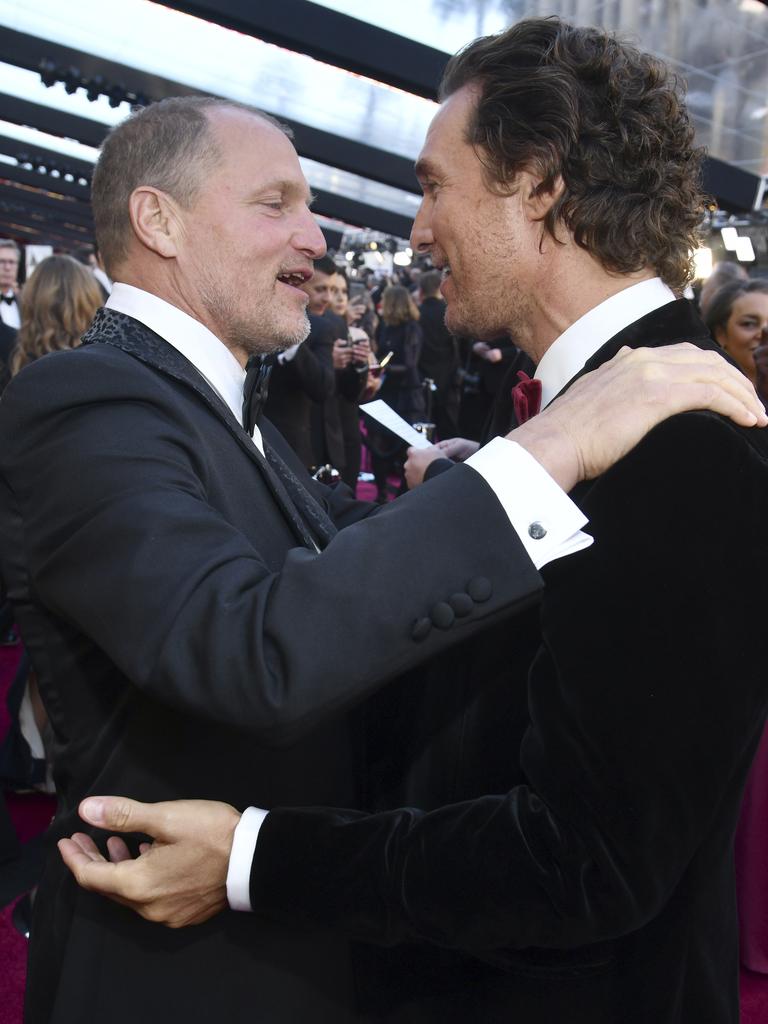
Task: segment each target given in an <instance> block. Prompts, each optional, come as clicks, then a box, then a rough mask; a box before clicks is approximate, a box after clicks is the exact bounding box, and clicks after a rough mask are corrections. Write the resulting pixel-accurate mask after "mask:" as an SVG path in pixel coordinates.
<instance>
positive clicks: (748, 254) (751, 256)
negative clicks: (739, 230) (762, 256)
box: [736, 235, 755, 263]
mask: <svg viewBox="0 0 768 1024" xmlns="http://www.w3.org/2000/svg"><path fill="white" fill-rule="evenodd" d="M736 259H737V260H739V261H740V262H741V263H753V262H754V260H755V250H754V249H753V247H752V239H751V238H748V237H747V236H746V235H742V236H741V237H740V238H739V239H738V240H737V242H736Z"/></svg>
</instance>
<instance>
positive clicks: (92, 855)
mask: <svg viewBox="0 0 768 1024" xmlns="http://www.w3.org/2000/svg"><path fill="white" fill-rule="evenodd" d="M68 841H69V840H68ZM71 842H72V843H74V845H75V846H76V847H77V849H78V851H79V852H80V853H82V854H83V855H84V856H85V857H88V858H89V859H90V860H96V861H103V860H104V857H103V856H102V853H101V850H100V849H99V848H98V846H97V845H96V843H94V841H93V839H91V837H90V836H87V835H85V833H83V832H75V834H74V835H73V836H71Z"/></svg>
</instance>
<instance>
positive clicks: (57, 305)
mask: <svg viewBox="0 0 768 1024" xmlns="http://www.w3.org/2000/svg"><path fill="white" fill-rule="evenodd" d="M101 301H102V300H101V292H100V290H99V286H98V284H97V283H96V279H95V278H94V276H93V274H92V273H91V272H90V271H89V270H87V269H86V268H85V267H84V266H83V265H82V264H81V263H78V262H77V260H74V259H72V257H71V256H48V257H47V258H46V259H44V260H42V261H41V262H40V263H38V265H37V266H36V267H35V269H34V271H33V273H32V276H31V277H30V278H29V280H28V281H27V283H26V284H25V285H24V287H23V289H22V291H21V327H20V328H19V333H18V336H17V338H16V345H15V347H14V351H13V357H12V358H11V375H12V376H14V375H15V374H17V373H18V372H19V370H21V369H22V368H23V367H25V366H26V365H27V363H31V362H34V360H35V359H39V357H40V356H44V355H47V354H48V353H49V352H57V351H59V350H60V349H67V348H76V347H77V346H78V345H79V344H80V338H81V337H82V335H83V334H84V333H85V332H86V330H87V329H88V327H89V325H90V323H91V320H93V317H94V315H95V313H96V310H97V309H98V308H99V306H100V305H101Z"/></svg>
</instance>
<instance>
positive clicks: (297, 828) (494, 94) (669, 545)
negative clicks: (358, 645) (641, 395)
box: [64, 18, 768, 1024]
mask: <svg viewBox="0 0 768 1024" xmlns="http://www.w3.org/2000/svg"><path fill="white" fill-rule="evenodd" d="M441 95H442V101H443V102H442V105H441V108H440V110H439V112H438V113H437V115H436V117H435V119H434V121H433V123H432V125H431V127H430V130H429V132H428V136H427V141H426V143H425V146H424V148H423V150H422V153H421V156H420V158H419V160H418V162H417V174H418V176H419V179H420V181H421V183H422V187H423V189H424V200H423V203H422V206H421V209H420V211H419V214H418V216H417V218H416V222H415V225H414V230H413V236H412V239H413V247H414V249H418V250H419V251H421V252H430V253H431V255H432V259H433V261H434V262H435V264H436V265H437V266H440V267H442V268H443V270H444V274H445V279H444V282H443V285H442V291H443V294H444V296H445V298H446V301H447V304H448V311H447V318H446V319H447V323H448V326H449V327H450V328H451V329H452V330H454V331H456V332H466V333H472V334H473V335H474V336H476V337H479V338H481V339H482V338H493V337H496V336H498V335H499V334H501V333H504V332H508V333H509V334H511V335H512V336H513V337H514V338H515V340H516V342H517V343H518V344H519V345H520V346H521V347H522V348H523V349H524V351H525V352H526V353H527V355H528V356H529V357H530V358H531V359H532V360H533V362H534V363H536V364H537V369H536V374H535V379H534V380H533V381H527V382H521V388H520V390H519V392H517V395H516V400H515V402H514V405H515V409H516V412H517V415H518V419H519V420H520V421H522V420H523V419H525V418H526V417H530V416H531V415H532V414H536V413H537V410H538V408H539V406H542V407H543V409H544V411H543V412H541V413H539V414H538V416H535V417H534V419H532V420H530V419H529V420H528V422H527V423H526V424H525V426H530V425H531V424H532V423H535V422H536V420H537V419H540V418H541V416H546V415H548V414H549V413H551V412H554V410H555V409H557V407H558V406H560V403H562V402H567V401H568V399H569V397H570V396H571V395H572V394H573V393H574V390H573V389H574V388H577V387H578V386H579V384H580V383H581V381H580V380H579V378H583V375H584V374H585V373H587V372H589V371H591V370H593V369H594V368H595V367H598V366H602V365H603V364H606V361H608V360H610V359H611V357H613V356H615V354H616V353H617V351H619V350H620V349H621V348H622V347H623V346H625V345H628V346H630V347H631V348H637V347H638V346H641V345H651V346H661V345H665V344H669V343H676V342H679V341H681V340H682V339H685V338H690V339H693V340H694V342H695V344H696V345H697V346H700V347H701V349H703V350H707V349H713V347H714V343H713V342H712V341H711V339H710V338H709V336H708V332H707V331H706V329H705V328H704V326H703V324H702V323H701V321H700V320H699V319H698V318H697V316H696V314H695V312H694V310H693V307H692V306H691V305H690V304H688V303H687V302H686V301H685V300H680V299H677V298H676V293H679V292H680V291H681V290H682V287H683V286H684V284H685V282H686V280H687V279H688V276H689V273H690V258H691V252H692V251H693V249H694V247H695V241H696V231H697V227H698V223H699V219H700V216H701V210H702V209H703V197H702V196H701V194H700V191H699V164H700V153H698V152H697V151H696V150H695V149H694V148H693V129H692V127H691V125H690V122H689V120H688V116H687V112H686V110H685V106H684V104H683V102H682V100H681V98H680V96H679V95H678V93H677V89H676V86H675V83H674V81H673V79H672V76H671V74H670V72H669V71H668V69H667V68H665V67H664V65H663V64H662V63H661V62H660V61H658V60H656V59H655V58H652V57H650V56H649V55H647V54H643V53H640V52H639V51H637V50H635V49H634V48H632V47H630V46H628V45H623V44H622V43H620V42H618V41H617V40H616V39H615V38H614V37H612V36H609V35H607V34H605V33H603V32H600V31H598V30H594V29H582V28H575V27H573V26H570V25H568V24H567V23H564V22H561V21H560V20H558V19H555V18H551V19H528V20H525V21H523V22H520V23H519V24H518V25H515V26H514V27H513V28H511V29H509V30H508V31H507V32H505V33H502V34H500V35H499V36H495V37H487V38H484V39H479V40H477V41H476V42H475V43H474V44H472V45H471V46H469V47H468V48H466V49H465V50H464V51H462V52H461V53H460V54H459V55H458V56H457V57H456V58H454V59H453V60H452V61H451V62H450V63H449V65H448V68H447V71H446V76H445V79H444V81H443V85H442V90H441ZM649 140H652V142H650V143H649ZM502 277H503V278H504V281H505V288H503V289H501V288H499V281H500V280H501V278H502ZM670 386H671V387H673V385H670ZM594 415H595V418H596V420H599V419H600V416H601V414H600V412H599V410H598V409H597V408H596V409H595V410H594ZM520 429H525V428H524V427H521V428H520ZM602 429H604V430H605V431H606V432H610V431H611V430H612V425H611V424H610V423H608V422H605V423H604V424H603V428H602ZM492 443H496V442H492ZM767 456H768V446H767V445H766V439H765V437H764V436H762V435H761V434H759V433H758V432H749V431H744V430H743V429H740V428H737V427H734V426H732V425H731V424H730V423H728V422H727V421H725V420H722V419H719V418H717V417H713V416H711V415H709V414H701V413H695V414H691V415H689V416H684V417H676V418H674V419H671V420H669V421H667V422H666V423H664V424H662V425H661V426H660V427H659V428H658V429H656V430H655V431H653V432H652V433H651V434H649V435H648V436H647V437H646V438H645V439H644V440H643V441H642V442H641V443H640V444H639V445H638V446H637V447H636V448H635V449H634V450H633V451H632V452H631V453H630V454H629V455H628V456H627V457H626V458H624V459H623V460H621V461H620V462H618V463H617V464H616V465H614V466H613V467H612V468H611V469H609V470H608V471H606V472H605V473H603V474H601V475H600V476H599V478H597V479H595V480H591V481H587V482H584V483H582V484H580V485H579V487H578V488H576V489H575V490H574V492H573V496H574V498H575V500H576V501H577V503H578V504H579V505H580V507H582V509H583V510H584V512H585V514H587V515H588V516H589V518H590V530H591V531H592V533H593V534H594V538H595V543H594V545H592V546H590V547H588V548H584V549H582V550H581V551H580V552H578V553H577V554H574V555H573V556H572V557H571V558H567V559H561V560H558V561H557V562H554V563H552V564H551V565H549V566H548V567H546V568H545V570H544V577H545V580H546V587H545V590H544V593H543V595H542V602H541V607H540V610H539V611H538V613H535V612H534V613H532V614H530V615H528V616H525V615H523V616H520V617H518V618H517V619H515V621H514V622H507V623H505V624H504V625H503V626H502V627H501V628H500V629H498V630H496V631H491V632H488V633H486V634H484V635H483V636H482V637H481V638H479V640H478V641H472V643H471V644H470V645H469V646H468V647H466V648H461V649H459V650H457V651H452V652H451V653H450V655H448V656H447V657H446V658H440V659H438V660H437V662H434V663H433V664H432V665H431V666H430V670H429V672H427V673H425V675H426V678H424V680H423V682H422V689H421V690H418V691H414V690H413V688H412V686H411V687H410V688H408V689H406V688H402V687H401V688H400V690H399V692H396V694H395V696H396V697H397V698H398V700H396V701H394V702H390V704H389V708H390V710H391V711H392V710H393V709H394V714H393V717H392V719H391V720H392V724H393V728H392V735H391V737H389V739H390V742H389V744H388V743H387V737H386V734H385V735H384V737H382V736H381V729H382V728H384V726H383V725H381V723H380V726H379V728H380V733H379V737H378V738H379V741H380V748H381V750H382V752H383V753H382V765H381V770H380V771H379V772H378V775H377V774H376V772H375V769H376V766H375V765H374V766H372V768H373V769H374V783H375V782H378V783H379V786H380V799H381V802H382V803H386V802H390V801H392V800H393V799H398V798H399V799H400V800H402V802H403V804H404V805H405V803H406V802H407V804H408V805H409V806H408V808H407V809H401V810H394V811H388V812H386V811H385V812H382V813H379V814H373V815H366V814H363V813H360V812H354V811H329V810H327V809H301V810H297V809H288V808H286V809H282V808H278V809H272V810H271V811H270V812H269V813H268V814H266V816H265V817H262V818H260V822H261V824H260V832H259V834H258V837H257V840H256V843H255V845H253V844H251V845H248V844H246V845H245V846H244V845H243V844H242V843H241V842H240V835H239V834H237V837H236V839H235V843H234V846H233V848H232V860H231V862H229V861H228V859H227V857H223V858H222V859H220V860H219V862H218V863H217V864H212V863H209V864H208V865H207V867H206V868H202V867H201V869H200V870H199V871H197V872H196V871H191V872H190V875H189V876H188V877H186V878H185V879H184V881H183V883H182V882H179V883H178V884H177V882H176V881H175V880H174V869H173V867H172V865H173V863H174V860H175V859H177V858H180V857H182V858H183V856H184V854H183V851H184V850H186V851H187V855H188V856H191V851H193V850H194V847H195V844H196V842H197V836H198V834H199V832H200V831H201V830H203V831H205V832H208V831H209V830H210V831H211V833H213V834H216V835H218V836H219V838H220V840H221V848H222V849H226V848H227V846H228V845H229V842H230V840H231V836H232V824H231V822H229V821H226V820H225V815H226V809H222V808H221V807H220V806H218V805H216V806H214V807H210V808H206V807H205V806H204V805H201V804H195V805H194V806H192V807H183V806H182V807H174V806H173V805H169V804H164V805H161V806H159V807H157V808H148V807H141V806H137V805H135V804H131V803H130V802H124V801H122V800H116V801H115V802H113V803H110V802H109V801H107V802H104V801H103V800H102V801H98V800H97V801H95V802H94V804H93V805H91V806H90V807H89V806H87V805H86V806H84V807H83V809H82V810H83V813H84V816H85V817H86V819H87V820H90V821H92V822H98V823H99V824H101V825H107V826H109V825H112V824H114V823H115V822H117V823H118V824H119V825H120V827H123V828H126V829H127V830H130V829H140V830H146V831H148V832H149V833H150V834H152V835H159V836H160V837H161V843H160V846H159V847H158V849H157V850H155V854H154V861H153V860H152V850H150V851H149V852H148V853H147V854H146V855H145V856H144V858H143V860H144V863H143V865H142V864H141V860H142V858H139V860H138V861H137V862H135V863H125V864H124V863H118V864H106V863H104V862H102V861H100V858H99V856H98V854H97V853H96V852H95V850H93V849H92V848H90V847H89V846H88V844H87V843H84V844H82V845H81V846H80V852H78V849H77V847H76V846H75V845H74V844H73V845H67V844H64V852H65V853H66V854H67V856H68V858H69V859H70V862H71V863H72V864H73V866H74V867H75V869H76V870H77V872H78V875H79V877H80V878H81V880H82V881H83V882H84V883H85V884H88V885H96V886H97V887H100V888H102V889H103V890H104V891H108V892H109V891H111V892H113V893H115V894H117V895H118V896H121V897H125V895H126V894H127V892H128V890H129V889H130V885H131V883H132V882H133V883H136V889H135V890H134V891H133V893H132V895H134V896H135V895H136V894H137V893H143V894H144V895H145V896H147V897H148V896H149V894H150V893H151V892H152V891H153V889H154V886H155V884H156V883H158V882H159V883H160V885H159V888H160V889H161V890H163V896H164V898H165V897H167V902H166V903H165V910H166V911H167V915H165V916H166V919H167V920H169V921H171V922H175V923H179V922H180V920H181V917H180V915H179V913H178V907H177V906H175V905H174V902H175V901H177V900H178V901H179V903H180V904H183V903H184V901H183V900H182V899H181V897H180V890H181V889H185V890H186V892H187V901H186V905H185V907H184V909H185V913H186V914H187V915H189V914H190V913H192V909H191V907H192V905H193V904H194V902H195V901H194V898H193V897H192V895H191V894H192V891H193V890H194V888H195V887H196V886H202V889H203V891H205V892H207V893H211V892H215V891H217V889H219V888H220V887H221V885H222V884H223V879H224V877H225V875H226V874H227V870H228V868H229V870H230V872H231V873H233V874H234V875H237V874H238V866H237V863H236V862H237V861H238V860H239V857H240V856H242V855H243V853H244V850H246V849H247V850H248V853H247V854H245V859H246V864H247V867H246V869H245V870H246V874H247V875H248V877H249V881H250V894H251V903H252V906H253V909H254V910H256V911H257V912H258V914H259V920H258V921H256V922H254V934H255V935H258V934H259V929H260V927H261V916H262V915H266V916H267V917H268V918H272V919H274V920H278V921H280V922H282V923H283V924H286V925H289V924H294V925H295V926H297V927H306V926H308V925H310V924H311V925H314V926H318V925H321V924H322V925H324V926H330V927H331V928H336V929H337V930H338V931H339V932H340V933H342V934H349V935H353V936H356V937H358V938H361V939H364V940H366V941H369V942H377V943H382V944H385V945H391V944H397V943H399V944H402V943H406V942H411V943H415V944H417V945H416V946H413V947H411V948H410V949H395V950H394V962H393V964H392V973H391V974H390V975H389V977H388V979H387V983H385V984H381V985H380V986H379V988H378V989H377V990H376V991H375V995H374V998H373V999H372V1005H371V1007H370V1011H371V1014H372V1016H373V1017H374V1019H380V1020H384V1019H386V1020H393V1021H394V1020H398V1021H399V1020H403V1021H405V1020H407V1021H413V1020H419V1021H427V1020H429V1021H433V1020H434V1021H440V1022H444V1021H457V1022H466V1021H468V1020H477V1021H481V1020H482V1021H496V1020H502V1019H503V1020H507V1019H509V1020H515V1021H521V1022H525V1024H552V1022H555V1021H564V1022H565V1021H567V1022H568V1024H618V1022H621V1024H736V1022H737V1020H738V961H737V931H736V921H735V902H734V886H733V871H732V852H731V846H732V838H733V831H734V828H735V823H736V820H737V816H738V810H739V805H740V797H741V791H742V787H743V784H744V781H745V778H746V775H747V772H748V769H749V765H750V761H751V757H752V755H753V753H754V750H755V748H756V745H757V742H758V740H759V738H760V735H761V733H762V727H763V721H764V718H765V712H766V706H767V705H768V691H766V686H765V664H766V661H767V660H768V637H767V636H766V632H765V629H764V628H763V601H762V589H761V585H762V580H763V579H764V578H765V576H766V573H767V572H768V546H766V544H765V540H764V530H765V521H766V518H767V517H768V458H767ZM461 468H462V467H460V466H455V467H453V468H451V469H450V470H449V471H448V472H445V473H443V474H440V475H439V476H437V477H436V478H435V479H433V480H431V481H430V482H429V483H427V484H426V485H425V486H423V487H421V488H418V489H417V490H416V491H415V492H413V493H412V495H410V496H415V495H417V494H419V493H422V492H426V493H428V494H429V493H431V494H432V495H433V497H434V499H435V501H436V502H437V501H439V495H438V493H437V491H436V490H433V489H434V488H436V487H437V485H439V484H441V483H442V482H443V481H444V480H445V478H446V477H451V476H452V475H453V474H454V473H456V472H457V471H459V470H461ZM475 526H476V528H478V529H479V528H480V527H482V529H484V527H485V524H484V523H483V522H482V520H481V521H478V523H476V524H475ZM482 529H480V530H479V532H482ZM477 679H483V681H484V685H483V686H480V687H477V688H475V689H471V691H468V690H467V680H477ZM398 703H399V705H400V706H401V708H402V709H403V710H404V711H405V712H407V713H402V714H401V715H400V716H399V717H398V715H397V707H398ZM414 710H417V711H418V714H414ZM386 720H387V719H386V716H383V717H382V721H386ZM387 790H389V792H387ZM390 805H391V804H390ZM414 806H421V807H423V808H426V809H427V811H428V813H424V811H416V810H413V807H414ZM250 813H251V812H246V815H248V814H250ZM237 828H238V830H239V829H240V828H241V826H238V827H237ZM185 837H186V838H185ZM116 852H117V850H116ZM187 863H189V862H187ZM206 875H207V877H206ZM125 886H127V887H128V889H126V888H124V887H125ZM155 894H156V891H155ZM150 902H151V904H152V906H151V907H147V906H146V905H143V906H142V905H140V902H139V901H137V900H136V899H134V900H133V902H132V905H133V906H135V907H136V908H137V909H140V910H142V911H143V912H145V913H149V914H150V915H151V916H153V917H154V918H155V919H160V918H162V917H163V916H164V915H163V910H162V907H161V904H162V903H163V900H162V899H161V900H157V901H155V900H150ZM429 944H432V945H433V946H434V947H436V948H435V949H433V950H430V949H429ZM441 947H442V948H441ZM383 959H384V958H383V955H380V962H381V960H383ZM369 991H370V990H369Z"/></svg>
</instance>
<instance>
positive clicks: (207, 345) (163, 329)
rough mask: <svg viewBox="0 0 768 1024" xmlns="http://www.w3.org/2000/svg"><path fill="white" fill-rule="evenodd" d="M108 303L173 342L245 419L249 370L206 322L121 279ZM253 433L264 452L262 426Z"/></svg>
mask: <svg viewBox="0 0 768 1024" xmlns="http://www.w3.org/2000/svg"><path fill="white" fill-rule="evenodd" d="M104 305H105V308H106V309H113V310H114V311H115V312H116V313H125V315H126V316H130V317H133V319H134V320H138V321H139V323H142V324H144V326H145V327H148V328H149V329H150V331H154V332H155V334H159V335H160V337H161V338H163V339H164V340H165V341H167V342H168V344H169V345H173V347H174V348H175V349H176V350H177V351H178V352H181V354H182V355H183V356H185V357H186V358H187V359H188V360H189V361H190V363H192V365H193V366H194V367H195V369H196V370H197V372H198V373H199V374H200V376H201V377H202V378H203V379H204V380H205V381H206V383H207V384H208V385H209V386H210V387H211V388H213V390H214V391H215V392H216V394H217V395H218V396H219V398H220V399H221V400H222V402H224V403H225V405H228V406H229V408H230V409H231V410H232V415H233V416H234V417H235V419H236V420H237V422H238V423H241V422H242V419H243V386H244V384H245V370H244V369H243V367H242V366H241V365H240V363H238V361H237V359H235V357H234V356H233V355H232V353H231V352H230V350H229V349H228V348H227V346H226V345H225V344H224V343H223V342H222V341H220V340H219V339H218V338H217V337H216V335H215V334H213V333H212V332H211V331H209V330H208V328H207V327H205V326H204V324H201V323H200V321H199V320H195V318H194V317H193V316H190V315H189V313H185V312H184V311H183V310H181V309H179V308H178V307H177V306H172V305H171V303H170V302H166V301H165V299H161V298H159V297H158V296H157V295H152V294H151V293H150V292H145V291H144V290H143V289H142V288H134V287H133V285H130V284H121V283H120V282H119V281H116V282H115V283H114V285H113V286H112V291H111V292H110V295H109V298H108V299H107V301H106V303H105V304H104ZM252 436H253V443H254V444H255V445H256V447H257V448H258V449H259V451H260V452H261V454H262V455H263V454H264V443H263V441H262V438H261V431H260V430H259V428H258V427H254V428H253V435H252Z"/></svg>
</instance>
